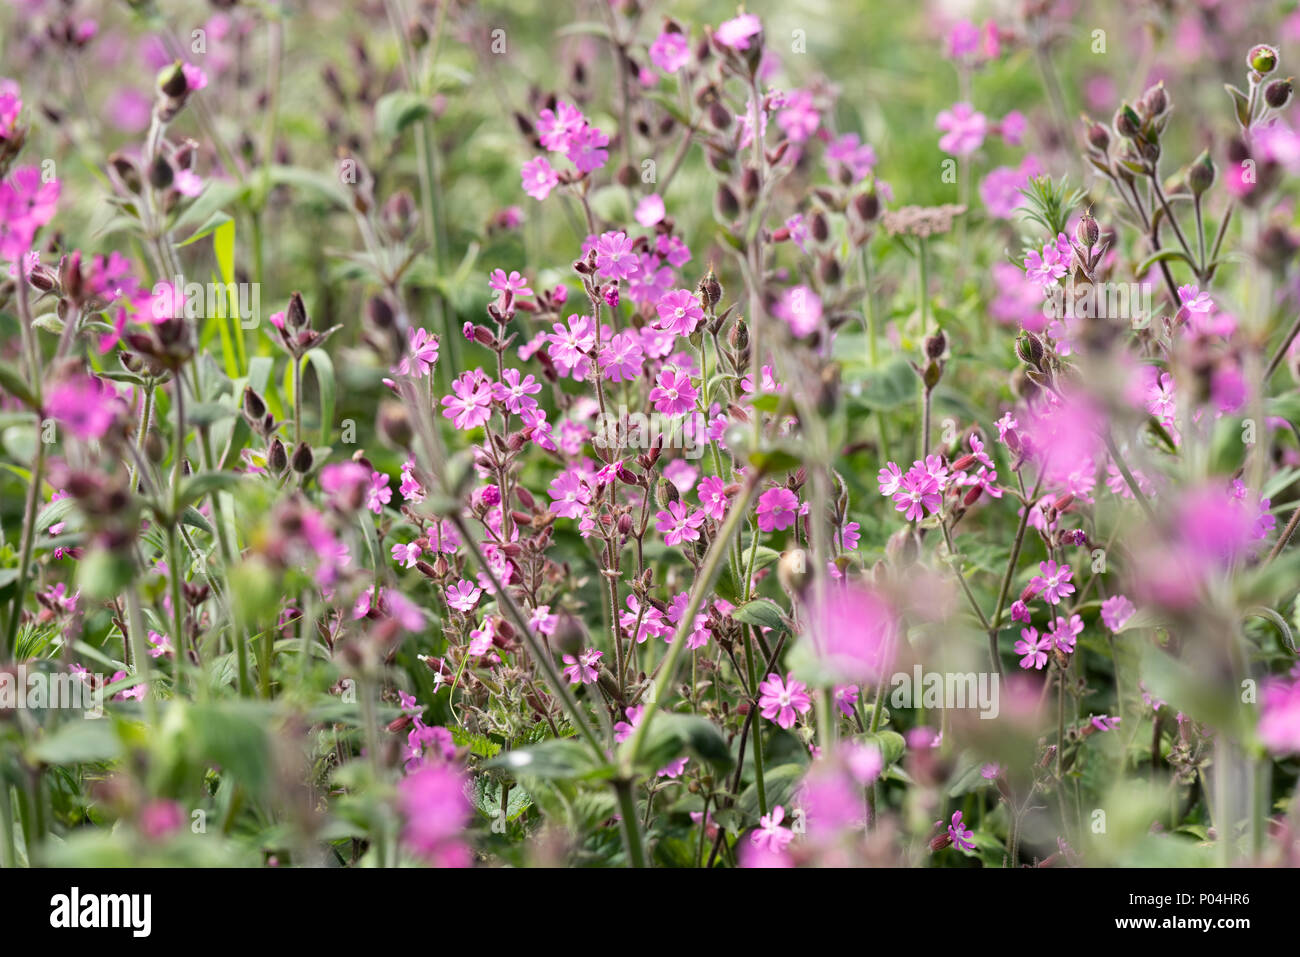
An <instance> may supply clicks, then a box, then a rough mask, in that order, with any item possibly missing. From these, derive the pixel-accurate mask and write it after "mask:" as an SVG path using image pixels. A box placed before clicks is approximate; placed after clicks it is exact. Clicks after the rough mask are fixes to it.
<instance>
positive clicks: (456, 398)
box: [442, 370, 492, 429]
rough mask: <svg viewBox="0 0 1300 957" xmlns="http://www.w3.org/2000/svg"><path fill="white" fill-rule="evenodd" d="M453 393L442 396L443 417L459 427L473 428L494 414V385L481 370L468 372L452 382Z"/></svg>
mask: <svg viewBox="0 0 1300 957" xmlns="http://www.w3.org/2000/svg"><path fill="white" fill-rule="evenodd" d="M451 391H452V392H453V393H454V394H453V395H445V396H443V397H442V404H443V405H444V406H446V408H444V409H443V411H442V415H443V418H447V419H451V420H452V424H454V425H455V426H456V428H458V429H473V428H476V427H478V426H480V425H482V424H483V423H484V422H486V421H487V420H488V419H489V418H491V416H492V387H491V386H490V385H489V384H488V381H487V379H486V378H485V377H484V376H483V374H482V373H481V372H477V370H476V371H475V372H466V373H463V374H462V375H460V376H457V378H456V380H455V381H454V382H452V384H451Z"/></svg>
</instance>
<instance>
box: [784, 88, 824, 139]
mask: <svg viewBox="0 0 1300 957" xmlns="http://www.w3.org/2000/svg"><path fill="white" fill-rule="evenodd" d="M776 123H777V125H778V126H780V127H781V129H783V130H785V133H786V136H788V137H789V139H790V142H791V143H804V142H807V140H808V139H809V138H810V137H811V136H812V135H813V134H814V133H816V132H817V127H818V126H819V125H820V124H821V114H820V113H819V112H818V110H817V107H816V105H815V104H814V103H813V95H812V93H810V92H809V91H807V90H791V91H790V92H789V93H787V94H786V97H785V105H784V106H782V107H781V109H780V110H778V111H777V114H776Z"/></svg>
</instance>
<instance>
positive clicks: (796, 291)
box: [772, 286, 822, 339]
mask: <svg viewBox="0 0 1300 957" xmlns="http://www.w3.org/2000/svg"><path fill="white" fill-rule="evenodd" d="M772 314H773V315H775V316H776V317H777V318H778V319H783V320H785V324H786V325H787V326H789V327H790V332H791V333H792V334H793V335H794V336H795V338H797V339H802V338H803V337H804V336H809V335H812V334H813V333H814V332H816V331H817V330H818V329H819V328H821V322H822V301H821V297H820V296H818V295H817V293H815V292H813V291H812V290H811V289H809V288H808V287H807V286H795V287H794V288H792V289H786V290H784V291H783V292H782V293H781V298H780V299H778V300H777V302H776V305H774V306H773V307H772Z"/></svg>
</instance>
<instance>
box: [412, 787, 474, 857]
mask: <svg viewBox="0 0 1300 957" xmlns="http://www.w3.org/2000/svg"><path fill="white" fill-rule="evenodd" d="M397 809H398V811H399V812H400V813H401V815H402V818H403V821H404V822H405V823H404V826H403V828H402V843H403V844H405V845H406V846H407V847H409V848H410V849H411V850H412V851H413V852H414V853H415V854H416V855H418V856H419V857H420V858H422V859H423V860H424V861H425V862H426V863H429V864H432V865H434V866H435V867H468V866H469V865H470V863H471V858H470V854H469V850H468V848H466V846H465V845H464V843H463V842H462V838H461V835H462V832H463V831H464V829H465V826H466V825H467V824H468V823H469V819H470V814H471V813H472V811H473V809H472V808H471V807H470V803H469V799H468V798H466V797H465V780H464V776H463V775H461V774H460V772H459V771H457V770H456V769H455V768H454V767H452V766H451V765H449V764H444V763H438V762H428V763H425V764H423V765H422V766H420V767H419V768H417V769H416V770H415V771H413V772H411V773H410V774H408V775H407V776H406V777H405V778H403V779H402V780H401V782H400V783H399V784H398V785H397Z"/></svg>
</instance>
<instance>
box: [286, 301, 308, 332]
mask: <svg viewBox="0 0 1300 957" xmlns="http://www.w3.org/2000/svg"><path fill="white" fill-rule="evenodd" d="M284 325H285V328H286V329H289V330H290V331H292V332H297V331H298V330H299V329H301V328H303V327H304V326H305V325H307V307H306V306H304V305H303V302H302V293H299V292H295V293H294V294H293V295H292V296H290V297H289V307H288V308H287V309H286V310H285V312H284Z"/></svg>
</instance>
